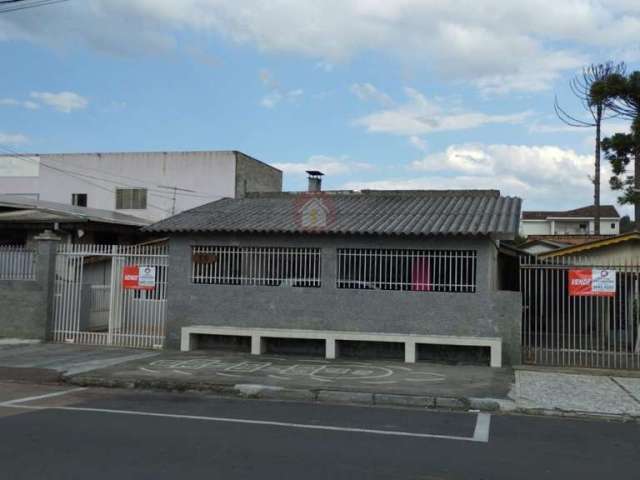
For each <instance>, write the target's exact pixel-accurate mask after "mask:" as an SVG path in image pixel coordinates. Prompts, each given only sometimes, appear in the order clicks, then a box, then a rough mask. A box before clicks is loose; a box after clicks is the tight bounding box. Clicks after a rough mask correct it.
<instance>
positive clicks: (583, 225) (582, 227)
mask: <svg viewBox="0 0 640 480" xmlns="http://www.w3.org/2000/svg"><path fill="white" fill-rule="evenodd" d="M578 228H580V230H586V229H587V224H586V223H581V224H580V225H578Z"/></svg>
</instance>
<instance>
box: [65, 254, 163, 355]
mask: <svg viewBox="0 0 640 480" xmlns="http://www.w3.org/2000/svg"><path fill="white" fill-rule="evenodd" d="M167 263H168V255H167V246H166V245H164V244H160V245H134V246H128V245H61V246H60V247H59V249H58V252H57V255H56V266H55V268H56V275H55V286H54V295H53V306H52V307H53V328H52V340H53V341H54V342H66V343H80V344H90V345H114V346H121V347H133V348H162V346H163V344H164V337H165V323H166V313H167V309H166V298H167V297H166V293H167ZM125 267H126V268H125ZM135 267H137V268H138V269H139V270H140V271H143V270H144V271H146V272H147V278H146V283H145V285H144V286H137V285H135V284H134V285H131V284H127V283H126V282H125V280H124V273H125V270H126V271H130V270H131V268H135ZM151 274H153V275H151ZM129 283H130V282H129Z"/></svg>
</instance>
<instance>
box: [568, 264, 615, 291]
mask: <svg viewBox="0 0 640 480" xmlns="http://www.w3.org/2000/svg"><path fill="white" fill-rule="evenodd" d="M569 295H570V296H572V297H615V295H616V271H615V270H605V269H600V268H580V269H573V270H569Z"/></svg>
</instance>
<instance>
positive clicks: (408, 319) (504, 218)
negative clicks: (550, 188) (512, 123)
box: [145, 191, 520, 363]
mask: <svg viewBox="0 0 640 480" xmlns="http://www.w3.org/2000/svg"><path fill="white" fill-rule="evenodd" d="M317 195H318V196H317V197H315V198H316V200H317V201H314V202H313V203H311V204H309V203H305V202H304V201H301V199H303V200H306V201H307V202H308V200H309V194H292V193H280V194H258V195H248V196H247V197H246V198H242V199H223V200H220V201H217V202H213V203H210V204H207V205H203V206H201V207H198V208H195V209H192V210H190V211H187V212H183V213H182V214H179V215H176V216H174V217H172V218H169V219H166V220H164V221H162V222H159V223H157V224H154V225H152V226H151V227H147V228H146V229H145V230H147V231H149V232H153V233H157V234H162V235H168V236H169V238H170V239H169V245H170V247H169V251H170V255H169V266H168V269H169V270H168V276H167V278H168V288H167V306H168V307H167V308H168V312H167V344H168V346H169V347H177V346H178V345H179V344H180V340H181V338H180V336H181V329H182V328H183V327H186V326H193V325H211V326H221V327H225V326H232V327H247V328H271V329H306V330H312V331H349V332H375V333H389V334H423V335H443V336H464V337H499V338H500V339H501V340H502V345H503V347H502V352H503V355H504V362H505V363H517V362H519V360H520V356H519V355H520V354H519V352H520V327H519V325H520V301H519V294H518V293H517V292H513V291H501V290H499V289H498V271H497V270H498V260H497V257H498V248H497V247H498V245H499V242H500V241H501V240H504V239H513V238H514V237H515V235H516V233H517V231H518V220H519V216H520V200H519V199H517V198H509V197H502V196H500V194H499V192H497V191H408V192H397V191H395V192H394V191H392V192H389V191H387V192H376V191H363V192H339V193H337V192H336V193H331V192H326V193H318V194H317ZM319 203H322V204H323V205H324V208H321V207H320V206H319ZM300 205H302V206H303V207H304V206H305V205H308V208H307V209H304V208H303V211H302V212H300ZM309 211H315V212H316V213H315V215H320V216H321V217H322V220H323V221H325V225H324V226H323V227H322V228H318V227H317V223H314V227H313V228H305V226H304V225H303V224H302V223H301V222H300V221H299V218H300V217H299V216H300V215H303V218H304V215H305V212H309Z"/></svg>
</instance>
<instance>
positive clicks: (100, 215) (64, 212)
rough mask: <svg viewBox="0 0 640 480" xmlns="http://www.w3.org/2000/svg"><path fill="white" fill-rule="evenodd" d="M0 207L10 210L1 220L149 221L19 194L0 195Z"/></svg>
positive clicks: (146, 223) (116, 222)
mask: <svg viewBox="0 0 640 480" xmlns="http://www.w3.org/2000/svg"><path fill="white" fill-rule="evenodd" d="M0 208H8V209H11V210H12V212H5V213H4V214H3V215H2V220H3V221H6V222H9V221H11V222H29V221H31V222H38V221H58V222H97V223H113V224H117V225H132V226H138V227H142V226H145V225H149V223H150V222H149V221H148V220H145V219H143V218H138V217H134V216H133V215H125V214H123V213H120V212H114V211H111V210H101V209H98V208H87V207H76V206H74V205H67V204H65V203H58V202H49V201H44V200H34V199H32V198H29V197H24V196H19V195H0ZM17 210H20V211H22V213H20V212H17ZM27 212H28V213H27Z"/></svg>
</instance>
